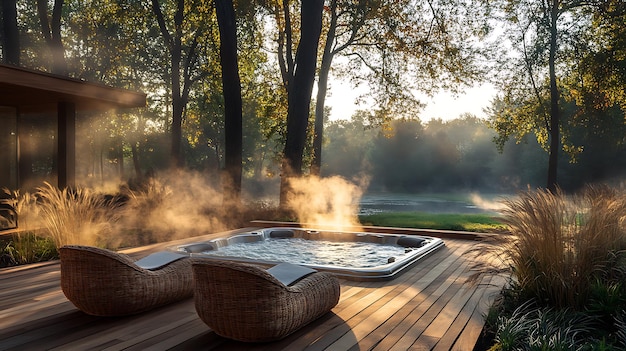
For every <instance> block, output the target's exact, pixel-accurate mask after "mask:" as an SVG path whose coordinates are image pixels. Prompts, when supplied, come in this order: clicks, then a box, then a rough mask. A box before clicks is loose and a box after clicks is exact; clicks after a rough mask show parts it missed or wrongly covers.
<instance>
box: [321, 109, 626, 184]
mask: <svg viewBox="0 0 626 351" xmlns="http://www.w3.org/2000/svg"><path fill="white" fill-rule="evenodd" d="M587 134H588V133H585V132H584V130H580V131H578V132H577V133H572V135H574V136H575V142H576V144H577V145H579V146H580V147H582V149H581V150H582V152H580V153H578V154H577V155H576V157H575V158H571V157H570V156H569V155H563V156H562V157H561V158H560V163H559V186H560V187H561V188H562V189H564V190H568V191H574V190H577V189H578V188H580V187H581V186H583V185H585V184H588V183H599V182H603V183H611V184H613V185H619V182H620V181H621V177H622V175H623V174H624V171H625V169H626V162H625V161H626V148H625V147H624V145H623V143H620V142H617V141H616V140H614V139H611V138H608V137H606V136H600V135H587ZM495 136H496V133H495V131H494V130H493V129H491V128H490V127H489V124H488V121H485V120H482V119H479V118H476V117H473V116H465V117H463V118H459V119H455V120H451V121H448V122H445V121H442V120H432V121H430V122H426V123H424V122H421V121H420V120H417V119H415V120H394V121H392V122H391V123H390V125H388V126H386V127H380V126H377V127H373V126H371V125H367V123H364V121H363V120H360V119H359V118H355V119H353V120H351V121H346V120H339V121H333V122H330V123H329V124H328V126H327V127H326V134H325V139H326V141H325V144H324V152H323V155H324V158H323V167H322V173H323V175H326V176H329V175H341V176H343V177H346V178H348V179H350V178H354V177H369V189H370V190H385V191H398V192H400V191H401V192H431V191H432V192H441V191H444V192H445V191H460V190H480V191H491V192H515V191H517V190H519V189H526V188H527V187H528V186H530V187H532V188H535V187H545V186H546V184H545V182H546V172H547V164H548V163H547V157H548V154H547V152H546V151H545V150H543V149H542V148H541V146H540V145H539V144H538V143H537V140H536V139H535V138H534V137H532V136H531V135H528V136H526V137H525V138H524V139H523V140H521V141H520V142H516V141H515V140H509V141H508V142H507V143H506V144H505V145H504V148H503V150H502V152H499V151H498V149H497V147H496V144H495V143H494V142H493V138H494V137H495Z"/></svg>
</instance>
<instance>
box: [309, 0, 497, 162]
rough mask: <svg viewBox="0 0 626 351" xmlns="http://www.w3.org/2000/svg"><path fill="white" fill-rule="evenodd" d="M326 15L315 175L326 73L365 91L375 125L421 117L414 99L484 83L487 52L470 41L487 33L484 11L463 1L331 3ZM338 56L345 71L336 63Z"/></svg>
mask: <svg viewBox="0 0 626 351" xmlns="http://www.w3.org/2000/svg"><path fill="white" fill-rule="evenodd" d="M325 9H326V13H327V14H328V16H329V17H330V18H329V19H328V21H327V27H326V28H327V29H326V36H325V45H324V51H323V55H322V59H321V65H320V70H319V74H318V78H319V79H318V90H317V98H316V109H315V133H314V139H313V162H312V167H311V173H313V174H319V169H320V167H321V164H322V163H321V144H322V139H323V128H324V104H325V98H326V94H327V90H328V77H329V73H330V69H331V66H332V67H334V68H335V72H342V71H343V73H340V74H339V75H340V76H346V77H349V78H350V79H351V80H352V81H353V84H354V85H360V84H365V85H367V86H368V87H369V88H370V89H369V91H370V93H368V94H366V95H367V97H368V98H369V99H371V100H373V101H375V105H376V107H375V108H377V109H378V112H377V118H378V120H379V122H378V123H388V121H389V120H390V119H392V118H413V117H414V116H416V115H418V114H419V111H420V109H421V108H422V103H421V102H420V101H419V99H418V98H417V97H416V96H415V95H414V92H417V91H420V92H423V93H426V94H430V93H432V92H433V91H435V90H438V89H440V88H446V89H450V90H452V91H456V90H457V89H460V88H461V87H462V86H466V85H470V84H471V83H473V82H474V81H477V80H480V79H481V78H482V77H483V75H482V73H481V72H483V70H484V69H485V67H480V66H479V65H478V61H479V60H480V58H481V57H482V56H483V55H484V54H485V52H486V50H487V48H488V45H486V44H485V42H484V41H482V42H481V45H480V46H479V45H476V44H475V42H476V39H480V40H482V39H484V37H485V36H486V35H487V34H488V33H489V30H488V28H489V27H488V26H487V25H486V17H485V16H484V15H483V13H488V10H489V9H488V7H487V6H483V5H481V4H478V5H476V4H473V5H472V6H468V5H467V4H466V3H465V2H463V1H453V2H446V1H423V2H416V1H411V0H406V1H405V0H403V1H394V2H380V1H376V0H359V1H341V0H332V1H330V5H329V6H327V7H326V8H325ZM338 55H340V56H343V57H344V62H346V61H347V62H348V64H347V65H345V63H344V64H343V65H337V64H333V60H334V58H335V57H336V56H338ZM346 59H347V60H346ZM460 62H462V64H459V63H460ZM341 66H346V67H345V68H342V67H341Z"/></svg>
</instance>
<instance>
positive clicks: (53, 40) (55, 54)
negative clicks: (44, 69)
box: [37, 0, 68, 75]
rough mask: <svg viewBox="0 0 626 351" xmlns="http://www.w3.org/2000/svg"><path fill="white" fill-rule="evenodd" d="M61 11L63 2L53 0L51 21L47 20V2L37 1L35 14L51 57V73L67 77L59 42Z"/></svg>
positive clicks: (63, 50) (65, 63)
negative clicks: (37, 16)
mask: <svg viewBox="0 0 626 351" xmlns="http://www.w3.org/2000/svg"><path fill="white" fill-rule="evenodd" d="M62 10H63V0H55V2H54V7H53V8H52V19H51V20H49V19H48V1H47V0H37V13H38V15H39V23H40V25H41V34H42V35H43V37H44V39H45V41H46V44H47V45H48V49H49V50H50V55H51V56H52V67H51V71H52V73H55V74H59V75H67V73H68V70H67V62H66V61H65V49H64V48H63V42H62V41H61V14H62Z"/></svg>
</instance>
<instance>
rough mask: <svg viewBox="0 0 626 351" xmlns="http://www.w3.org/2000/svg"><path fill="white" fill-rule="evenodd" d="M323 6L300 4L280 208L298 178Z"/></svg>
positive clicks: (319, 1) (318, 0) (316, 1)
mask: <svg viewBox="0 0 626 351" xmlns="http://www.w3.org/2000/svg"><path fill="white" fill-rule="evenodd" d="M323 5H324V1H323V0H311V1H302V5H301V23H302V24H301V29H300V31H301V35H300V43H299V44H298V50H297V54H296V61H295V67H296V70H295V73H294V79H293V85H292V86H291V89H290V91H289V96H288V104H289V107H288V109H287V140H286V142H285V149H284V159H283V164H282V178H281V187H280V188H281V190H280V203H281V206H284V205H285V204H286V196H287V193H288V192H289V178H291V177H298V176H301V175H302V157H303V153H304V145H305V142H306V134H307V126H308V121H309V113H310V111H309V108H310V105H311V93H312V92H313V82H314V80H315V66H316V61H317V47H318V44H319V38H320V34H321V30H322V9H323Z"/></svg>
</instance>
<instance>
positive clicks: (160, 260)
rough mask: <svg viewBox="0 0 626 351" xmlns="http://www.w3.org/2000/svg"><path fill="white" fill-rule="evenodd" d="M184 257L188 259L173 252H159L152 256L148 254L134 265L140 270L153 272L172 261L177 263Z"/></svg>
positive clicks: (181, 254)
mask: <svg viewBox="0 0 626 351" xmlns="http://www.w3.org/2000/svg"><path fill="white" fill-rule="evenodd" d="M184 257H189V256H188V255H185V254H183V253H178V252H174V251H161V252H155V253H153V254H150V255H148V256H146V257H144V258H142V259H140V260H138V261H136V262H135V264H136V265H137V266H139V267H141V268H144V269H148V270H151V271H153V270H155V269H160V268H163V267H165V266H167V265H168V264H170V263H172V262H174V261H178V260H180V259H181V258H184Z"/></svg>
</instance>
